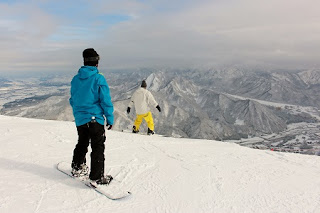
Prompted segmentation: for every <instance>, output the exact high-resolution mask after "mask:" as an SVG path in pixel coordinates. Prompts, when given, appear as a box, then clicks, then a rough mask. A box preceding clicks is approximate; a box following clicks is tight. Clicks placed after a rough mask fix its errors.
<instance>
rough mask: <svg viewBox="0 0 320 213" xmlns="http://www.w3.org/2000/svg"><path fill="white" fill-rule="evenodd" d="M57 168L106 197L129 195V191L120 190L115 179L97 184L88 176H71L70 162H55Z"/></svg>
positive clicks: (118, 198) (112, 198)
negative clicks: (106, 183)
mask: <svg viewBox="0 0 320 213" xmlns="http://www.w3.org/2000/svg"><path fill="white" fill-rule="evenodd" d="M57 169H58V170H59V171H60V172H62V173H64V174H66V175H68V176H69V177H71V178H72V179H74V180H77V181H79V182H80V183H83V184H84V185H86V186H87V187H89V188H91V189H93V190H95V191H96V192H98V193H99V194H101V195H104V196H105V197H107V198H108V199H111V200H120V199H123V198H125V197H128V196H129V195H131V192H128V191H124V190H122V189H121V188H120V186H119V182H117V181H116V180H112V181H111V182H110V183H109V184H108V185H98V184H95V183H92V182H91V181H90V180H89V178H88V177H74V176H72V174H71V163H67V162H64V161H62V162H60V163H58V164H57Z"/></svg>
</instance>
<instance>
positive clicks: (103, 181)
mask: <svg viewBox="0 0 320 213" xmlns="http://www.w3.org/2000/svg"><path fill="white" fill-rule="evenodd" d="M112 180H113V177H112V176H111V175H106V176H105V177H104V176H102V177H101V178H99V179H98V180H92V181H91V184H92V185H94V186H96V185H108V184H109V183H110V182H111V181H112Z"/></svg>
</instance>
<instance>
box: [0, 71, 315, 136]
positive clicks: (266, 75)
mask: <svg viewBox="0 0 320 213" xmlns="http://www.w3.org/2000/svg"><path fill="white" fill-rule="evenodd" d="M105 76H106V79H107V81H108V83H109V85H110V88H111V93H112V99H113V102H114V106H115V124H114V129H115V130H120V131H123V130H129V131H130V130H131V128H132V125H133V121H134V119H135V114H134V110H132V113H130V114H129V115H128V114H127V113H126V108H127V106H128V103H129V99H130V97H131V95H132V93H133V92H134V91H135V89H137V88H138V87H140V82H141V80H143V79H146V81H147V84H148V89H149V90H150V91H151V92H152V93H153V94H154V96H155V98H156V100H157V101H158V103H159V105H160V106H161V108H162V109H163V110H162V112H161V113H159V112H158V111H157V110H156V109H151V111H152V112H153V114H154V120H155V128H156V129H155V131H156V132H157V133H158V134H162V135H167V136H173V137H189V138H204V139H217V140H227V139H241V138H246V137H254V136H260V135H265V134H272V133H279V132H282V131H285V130H286V129H287V128H288V124H290V123H301V122H307V123H310V122H312V123H315V122H319V121H318V119H317V118H316V116H317V115H319V113H318V111H317V110H312V113H309V112H307V111H306V110H300V109H301V108H299V107H291V106H290V107H287V106H289V104H291V105H292V104H296V105H297V106H299V105H301V106H312V107H314V108H315V109H317V107H318V106H319V105H320V97H319V94H320V93H319V92H320V91H319V90H320V82H319V79H320V77H319V76H320V75H319V70H306V71H300V72H297V71H295V72H292V71H291V72H288V71H277V72H269V71H268V72H267V71H264V72H262V71H256V72H254V71H246V70H241V69H235V68H232V69H225V70H221V69H220V70H206V71H197V70H170V71H168V70H162V71H150V70H143V71H135V72H119V73H116V72H110V73H107V74H106V75H105ZM48 82H49V83H48ZM65 82H66V80H65V79H64V81H63V82H62V83H63V85H65ZM48 84H50V85H48ZM55 84H56V85H59V82H57V78H54V80H52V81H50V79H45V84H44V85H47V86H50V87H52V86H53V85H55ZM42 86H43V84H42ZM68 99H69V90H68V89H66V91H65V92H60V93H57V92H56V93H55V95H52V94H51V95H50V94H49V95H48V96H34V97H31V98H27V99H20V100H15V101H13V102H9V103H6V104H4V105H3V109H2V110H1V114H5V115H16V116H23V117H33V118H44V119H53V120H73V116H72V110H71V108H70V106H69V103H68ZM276 102H278V103H279V105H278V106H277V105H276ZM298 108H299V110H300V111H299V110H298ZM141 131H142V132H143V131H146V125H145V124H143V125H142V129H141Z"/></svg>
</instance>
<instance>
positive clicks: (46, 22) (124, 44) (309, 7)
mask: <svg viewBox="0 0 320 213" xmlns="http://www.w3.org/2000/svg"><path fill="white" fill-rule="evenodd" d="M319 8H320V1H318V0H304V1H301V0H269V1H263V0H197V1H194V0H175V1H169V0H158V1H156V0H148V1H147V0H132V1H130V0H77V1H73V0H64V1H61V0H54V1H53V0H52V1H50V0H0V10H1V14H0V45H1V50H2V51H0V58H1V59H0V66H1V69H0V73H3V72H25V71H40V72H45V71H50V72H54V71H68V70H74V69H78V68H79V67H80V66H81V65H82V64H83V59H82V51H83V50H84V49H86V48H89V47H92V48H94V49H95V50H96V51H97V52H98V53H99V55H100V57H101V60H100V63H99V68H101V69H136V68H165V67H168V68H194V67H206V68H207V67H221V66H233V65H249V66H263V67H270V68H277V69H308V68H318V67H319V65H320V62H319V58H320V45H319V44H320V13H319Z"/></svg>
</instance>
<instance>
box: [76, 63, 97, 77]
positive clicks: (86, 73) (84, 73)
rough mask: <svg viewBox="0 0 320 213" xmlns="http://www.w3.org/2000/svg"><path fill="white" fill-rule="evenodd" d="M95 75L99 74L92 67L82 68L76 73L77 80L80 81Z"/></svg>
mask: <svg viewBox="0 0 320 213" xmlns="http://www.w3.org/2000/svg"><path fill="white" fill-rule="evenodd" d="M96 73H99V71H98V68H97V67H94V66H82V67H81V68H80V69H79V71H78V75H79V78H81V79H86V78H89V77H91V76H92V75H94V74H96Z"/></svg>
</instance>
